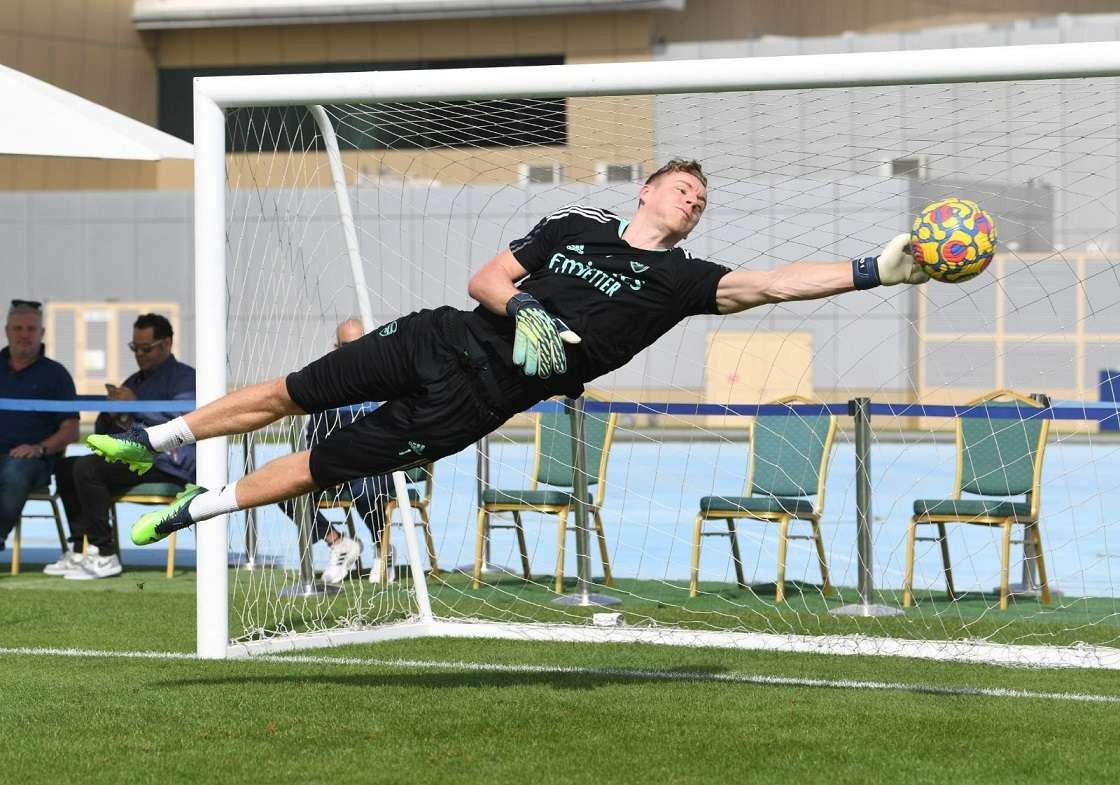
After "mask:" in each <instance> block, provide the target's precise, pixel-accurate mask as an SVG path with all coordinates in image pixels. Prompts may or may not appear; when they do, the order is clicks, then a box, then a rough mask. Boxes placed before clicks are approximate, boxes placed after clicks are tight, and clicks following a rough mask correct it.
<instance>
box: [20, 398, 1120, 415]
mask: <svg viewBox="0 0 1120 785" xmlns="http://www.w3.org/2000/svg"><path fill="white" fill-rule="evenodd" d="M195 408H196V405H195V402H194V401H188V400H174V401H110V400H108V399H107V398H105V397H104V396H101V395H79V396H77V397H76V398H75V399H73V400H68V401H55V400H44V399H36V398H0V411H16V412H124V413H132V412H170V413H174V414H182V413H184V412H190V411H194V409H195ZM586 409H587V411H588V412H589V413H592V414H650V415H669V416H674V417H700V416H728V417H759V416H763V417H765V416H768V415H779V416H780V415H799V416H802V417H819V416H821V415H836V416H840V417H846V416H849V410H848V404H847V403H797V404H788V405H787V404H781V403H778V404H775V403H734V404H718V403H656V402H654V403H650V402H642V401H587V406H586ZM529 411H530V412H534V413H548V414H558V413H562V412H563V411H564V406H563V404H561V403H559V402H556V401H544V402H542V403H538V404H537V405H536V406H533V407H532V408H530V409H529ZM870 413H871V414H872V415H876V416H887V417H947V418H956V417H961V418H980V419H990V420H1033V419H1039V420H1102V419H1105V418H1114V417H1117V415H1118V413H1120V401H1116V402H1113V401H1058V402H1056V404H1055V405H1052V406H1050V407H1049V408H1045V409H1036V408H1033V407H1030V406H1013V405H1006V406H983V405H980V406H954V405H949V404H918V403H872V404H871V406H870Z"/></svg>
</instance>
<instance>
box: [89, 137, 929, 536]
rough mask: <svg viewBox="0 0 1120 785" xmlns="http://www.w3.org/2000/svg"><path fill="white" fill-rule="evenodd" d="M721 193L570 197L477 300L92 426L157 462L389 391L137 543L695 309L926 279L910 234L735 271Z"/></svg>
mask: <svg viewBox="0 0 1120 785" xmlns="http://www.w3.org/2000/svg"><path fill="white" fill-rule="evenodd" d="M706 205H707V179H706V178H705V176H704V174H703V172H702V171H701V168H700V165H699V164H698V163H696V162H695V161H683V160H678V159H674V160H672V161H670V162H669V163H668V164H666V165H665V166H663V167H662V168H661V169H659V170H657V171H656V172H654V173H653V174H652V175H650V177H649V179H648V180H646V182H645V184H644V185H643V186H642V187H641V190H640V191H639V193H638V207H637V210H636V211H635V213H634V216H633V218H632V219H631V220H624V219H622V218H620V217H619V216H617V215H614V214H612V213H610V212H607V211H605V210H600V209H597V208H594V207H578V206H577V207H569V208H565V209H563V210H559V211H557V212H555V213H553V214H552V215H549V216H547V217H546V218H544V219H543V220H541V221H540V223H538V224H537V225H536V226H535V227H534V228H533V229H532V231H530V232H529V234H528V235H526V236H525V237H523V238H521V239H518V240H515V241H513V242H512V243H510V246H509V249H508V250H504V251H502V252H501V253H499V254H498V255H497V256H495V257H494V258H493V259H491V260H490V261H489V262H488V263H487V264H486V265H485V266H484V267H482V268H481V269H480V270H479V271H478V272H477V273H476V274H475V275H474V276H473V277H472V278H471V281H470V284H469V288H468V292H469V294H470V296H471V297H472V298H474V299H475V300H477V301H478V302H479V306H478V307H477V308H475V309H474V310H473V311H461V310H458V309H455V308H451V307H442V308H436V309H435V310H422V311H418V312H416V313H412V314H409V315H408V316H404V317H401V318H400V319H397V320H395V321H392V322H389V323H388V324H386V325H384V326H382V327H381V328H379V329H376V330H373V331H372V332H370V333H369V334H367V335H365V336H364V337H363V338H361V339H360V340H357V341H355V342H353V343H350V344H347V345H346V346H343V347H342V348H340V349H338V350H337V351H334V352H331V353H330V354H327V355H325V356H323V357H321V358H319V359H318V360H315V361H314V362H312V363H311V364H310V365H307V366H306V367H304V368H303V369H302V370H299V371H296V372H294V373H292V374H289V375H288V376H287V377H286V378H280V379H274V380H272V381H267V382H262V383H260V384H256V385H253V386H251V387H246V388H243V389H241V390H237V391H236V392H233V393H230V394H229V395H227V396H225V397H223V398H220V399H218V400H216V401H214V402H213V403H210V404H208V405H206V406H203V407H202V408H201V409H198V410H196V411H193V412H190V413H189V414H186V415H184V416H183V417H179V418H176V419H174V420H172V421H169V422H167V423H163V424H160V425H155V426H152V427H150V428H146V429H143V428H134V429H132V430H130V431H127V432H125V433H121V434H115V435H111V436H110V435H94V436H90V437H89V440H88V441H89V445H90V447H91V448H93V449H94V450H95V451H96V452H98V453H100V454H101V455H102V456H104V457H105V458H106V459H107V460H110V461H121V462H124V463H126V464H128V465H129V466H130V467H131V468H132V469H133V470H134V471H137V472H140V473H143V472H145V471H147V470H148V469H149V468H150V467H151V465H152V462H153V460H154V458H155V455H156V454H158V453H162V452H166V451H168V450H173V449H176V448H178V447H180V446H182V445H185V444H192V443H194V442H196V441H198V440H201V439H209V438H211V437H214V436H225V435H230V434H237V433H247V432H249V431H253V430H255V429H257V428H261V427H263V426H265V425H268V424H269V423H271V422H274V421H275V420H278V419H280V418H281V417H286V416H289V415H297V414H308V413H317V412H323V411H326V410H329V409H335V408H338V407H341V406H347V405H349V404H354V403H360V402H362V401H385V403H384V404H383V405H382V406H381V407H380V408H378V409H377V410H376V411H374V412H373V413H372V414H370V415H368V416H366V417H363V418H361V419H358V420H356V421H355V422H354V423H353V424H351V425H348V426H346V427H345V428H342V429H340V430H338V431H335V432H334V433H332V434H331V435H330V436H329V437H328V438H326V439H324V440H323V441H322V442H320V443H318V444H317V445H315V446H314V447H313V448H311V449H310V450H306V451H303V452H297V453H293V454H291V455H286V456H284V457H281V458H278V459H276V460H274V461H272V462H270V463H268V464H266V465H264V466H262V467H261V468H260V469H258V470H256V471H254V472H251V473H250V474H247V475H245V476H244V477H242V478H241V479H240V480H238V481H236V482H233V483H230V484H229V485H226V486H223V487H221V488H214V489H211V490H207V489H205V488H200V487H189V488H188V489H187V490H185V491H184V492H183V493H181V494H180V495H179V496H178V497H177V498H176V500H175V501H174V502H173V503H172V504H170V505H168V506H167V507H164V508H161V509H159V510H156V511H154V512H149V513H147V514H145V515H144V516H143V517H141V518H140V520H139V521H138V522H137V523H136V524H135V525H134V526H133V528H132V540H133V542H135V543H136V544H137V545H145V544H148V543H153V542H157V541H158V540H161V539H163V538H164V537H167V536H168V535H169V534H171V533H172V532H174V531H176V530H178V529H182V528H185V527H187V526H191V525H192V524H195V523H197V522H199V521H203V520H206V519H207V518H212V517H214V516H217V515H221V514H223V513H229V512H233V511H235V510H242V509H246V508H248V507H258V506H261V505H265V504H271V503H275V502H279V501H282V500H284V499H289V498H292V497H295V496H298V495H299V494H303V493H308V492H310V491H312V490H316V489H320V490H321V489H326V488H330V487H333V486H336V485H340V484H341V483H344V482H346V481H347V480H351V479H354V478H358V477H367V476H370V475H379V474H385V473H388V472H391V471H394V470H398V469H408V468H411V467H414V466H418V465H420V464H424V463H428V462H430V461H434V460H436V459H438V458H441V457H443V456H446V455H451V454H453V453H456V452H458V451H460V450H462V449H463V448H465V447H467V446H469V445H470V444H472V443H474V442H475V441H477V440H478V439H480V438H481V437H482V436H484V435H486V434H488V433H490V432H491V431H493V430H495V429H496V428H498V427H499V426H500V425H501V424H502V423H504V422H505V421H506V420H507V419H509V418H510V417H511V416H513V415H514V414H516V413H518V412H521V411H524V410H525V409H527V408H529V407H530V406H532V405H533V404H535V403H537V402H539V401H542V400H544V399H546V398H549V397H551V396H554V395H557V394H564V395H567V396H570V397H578V396H579V395H580V394H582V392H583V384H584V382H587V381H590V380H592V379H595V378H597V377H599V376H602V375H603V374H605V373H609V372H610V371H613V370H614V369H616V368H619V367H621V366H622V365H624V364H625V363H626V362H627V361H629V360H630V359H631V358H632V357H633V356H634V355H636V354H637V353H638V352H640V351H641V350H642V349H644V348H646V347H647V346H649V345H650V344H652V343H653V342H654V341H656V340H657V339H658V338H659V337H660V336H662V335H664V334H665V333H666V332H667V331H669V330H670V329H671V328H672V327H673V326H674V325H676V324H677V323H678V322H680V321H681V320H682V319H684V318H686V317H688V316H692V315H695V314H731V313H737V312H739V311H744V310H747V309H748V308H753V307H755V306H758V305H765V304H768V303H778V302H787V301H792V300H812V299H817V298H821V297H828V296H831V295H835V294H841V293H843V292H849V291H852V290H855V289H868V288H871V287H874V286H880V285H884V286H892V285H895V284H900V283H911V284H916V283H923V282H925V280H926V276H925V274H924V273H922V272H921V270H920V269H919V268H918V267H916V266H915V264H914V260H913V258H912V257H911V255H910V253H909V248H908V247H907V243H908V241H909V236H908V235H906V234H900V235H898V236H897V237H895V238H894V239H893V240H891V241H890V242H889V243H887V245H886V247H885V248H883V250H882V251H881V252H880V253H879V255H878V256H869V257H865V258H862V259H856V260H853V261H847V262H839V263H807V262H795V263H792V264H787V265H784V266H782V267H778V268H777V269H774V270H768V271H758V270H742V269H741V270H734V271H732V270H730V269H729V268H727V267H723V266H722V265H718V264H714V263H712V262H708V261H703V260H701V259H694V258H692V257H691V256H690V255H689V254H688V252H687V251H684V250H682V249H680V248H678V247H677V243H679V242H680V241H681V240H683V239H684V238H686V237H687V236H688V234H689V233H690V232H691V231H692V230H693V229H694V228H695V227H696V224H697V222H699V220H700V217H701V215H703V213H704V208H705V207H706Z"/></svg>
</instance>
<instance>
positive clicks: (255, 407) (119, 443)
mask: <svg viewBox="0 0 1120 785" xmlns="http://www.w3.org/2000/svg"><path fill="white" fill-rule="evenodd" d="M294 414H305V412H304V411H303V409H301V408H300V407H299V406H298V405H297V404H296V403H295V402H294V401H293V400H292V398H291V396H290V395H289V394H288V386H287V382H286V380H285V379H284V378H280V379H273V380H272V381H268V382H262V383H260V384H254V385H251V386H249V387H244V388H242V389H240V390H236V391H235V392H232V393H230V394H229V395H226V396H223V397H221V398H219V399H218V400H216V401H213V402H212V403H209V404H207V405H206V406H203V407H202V408H201V409H196V410H195V411H193V412H189V413H187V414H185V415H183V416H182V417H176V418H175V419H173V420H170V421H168V422H165V423H160V424H159V425H153V426H151V427H148V428H142V427H140V426H133V427H132V428H131V429H129V430H127V431H125V432H124V433H116V434H94V435H92V436H90V437H89V438H88V439H87V440H86V441H87V443H88V444H89V446H90V447H91V448H92V449H93V451H94V452H96V453H97V454H99V455H101V456H102V457H103V458H105V460H107V461H110V462H120V463H125V464H128V466H129V468H131V469H132V470H133V471H135V472H138V473H140V474H143V473H144V472H147V471H148V470H150V469H151V468H152V465H153V464H154V463H155V456H156V453H161V452H168V451H170V450H174V449H176V448H178V447H182V446H184V445H187V444H194V443H195V442H196V441H199V440H200V439H209V438H211V437H213V436H230V435H232V434H238V433H248V432H249V431H255V430H256V429H257V428H263V427H264V426H266V425H268V424H269V423H272V422H275V421H276V420H279V419H280V418H281V417H287V416H289V415H294Z"/></svg>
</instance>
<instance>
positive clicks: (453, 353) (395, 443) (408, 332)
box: [287, 307, 541, 489]
mask: <svg viewBox="0 0 1120 785" xmlns="http://www.w3.org/2000/svg"><path fill="white" fill-rule="evenodd" d="M464 316H465V314H464V313H463V312H462V311H458V310H456V309H454V308H450V307H444V308H438V309H436V310H434V311H429V310H424V311H417V312H416V313H412V314H409V315H408V316H404V317H402V318H400V319H397V320H395V321H392V322H389V323H388V324H386V325H383V326H382V327H380V328H378V329H376V330H374V331H373V332H370V333H368V334H366V335H364V336H363V337H362V338H360V339H359V340H357V341H354V342H352V343H348V344H346V345H345V346H343V347H341V348H340V349H338V350H336V351H333V352H331V353H329V354H327V355H324V356H323V357H320V358H319V359H318V360H316V361H315V362H313V363H311V364H310V365H308V366H306V367H304V368H303V369H302V370H299V371H296V372H295V373H292V374H289V375H288V379H287V385H288V395H290V396H291V398H292V400H293V401H294V402H295V403H296V404H297V405H298V406H299V407H300V408H301V409H303V410H304V411H305V412H308V413H309V414H311V413H316V412H322V411H326V410H328V409H335V408H338V407H340V406H347V405H350V404H356V403H362V402H364V401H385V403H384V404H383V405H381V406H380V407H379V408H377V409H376V410H374V411H373V412H372V413H370V414H368V415H366V416H365V417H362V418H361V419H359V420H355V421H354V422H353V423H352V424H351V425H348V426H346V427H345V428H342V429H340V430H337V431H335V432H333V433H332V434H331V435H330V436H328V437H327V438H326V439H324V440H323V441H321V442H319V443H318V444H317V445H315V446H314V447H312V448H311V477H312V479H314V481H315V484H316V486H317V487H318V488H320V489H324V488H330V487H333V486H335V485H339V484H341V483H343V482H345V481H347V480H352V479H356V478H359V477H368V476H371V475H377V474H386V473H388V472H390V471H395V470H398V469H408V468H411V467H413V466H420V465H423V464H426V463H429V462H431V461H435V460H436V459H438V458H443V457H445V456H448V455H453V454H454V453H457V452H459V451H460V450H462V449H464V448H465V447H468V446H470V445H471V444H472V443H474V442H476V441H478V440H479V439H480V438H482V437H483V436H485V435H486V434H488V433H490V432H492V431H493V430H495V429H496V428H498V427H499V426H500V425H501V424H502V423H503V422H505V421H506V420H507V419H509V418H510V417H511V416H512V415H513V414H515V413H517V412H518V411H521V410H523V409H524V408H526V407H527V406H530V405H532V404H533V403H535V402H536V401H537V400H541V398H539V397H536V393H535V391H534V390H529V389H527V386H526V385H525V384H524V383H523V382H522V381H521V379H520V378H519V377H518V375H516V374H515V373H514V372H513V371H512V369H511V368H510V367H508V366H507V365H506V364H505V363H499V362H496V359H497V358H494V357H492V356H490V355H489V354H488V353H487V352H486V351H485V350H484V348H483V347H481V346H480V345H479V344H478V342H477V341H475V340H474V338H473V336H471V334H470V332H469V331H468V330H467V329H466V327H465V325H464V320H463V317H464ZM534 399H535V400H534Z"/></svg>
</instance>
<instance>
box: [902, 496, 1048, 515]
mask: <svg viewBox="0 0 1120 785" xmlns="http://www.w3.org/2000/svg"><path fill="white" fill-rule="evenodd" d="M914 514H915V515H954V516H958V517H959V518H961V519H968V518H975V517H978V516H989V517H993V518H1007V517H1009V516H1012V515H1016V516H1019V517H1024V518H1025V517H1027V516H1029V515H1030V514H1031V506H1030V504H1028V503H1027V502H1012V501H1006V500H1003V499H915V500H914Z"/></svg>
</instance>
